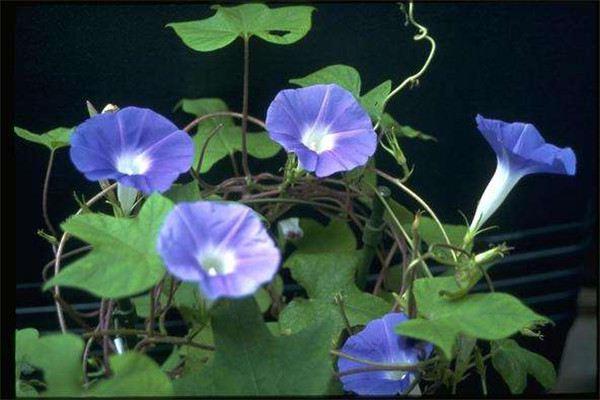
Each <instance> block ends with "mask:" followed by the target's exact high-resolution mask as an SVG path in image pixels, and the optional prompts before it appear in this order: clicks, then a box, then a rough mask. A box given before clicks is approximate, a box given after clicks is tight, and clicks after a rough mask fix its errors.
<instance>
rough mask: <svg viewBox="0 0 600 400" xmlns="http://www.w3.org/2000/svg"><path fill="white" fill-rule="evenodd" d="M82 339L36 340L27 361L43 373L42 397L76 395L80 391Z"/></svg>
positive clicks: (62, 337) (44, 338) (56, 336)
mask: <svg viewBox="0 0 600 400" xmlns="http://www.w3.org/2000/svg"><path fill="white" fill-rule="evenodd" d="M83 346H84V344H83V340H82V339H81V338H80V337H79V336H76V335H73V334H70V333H68V334H63V335H48V336H43V337H41V338H39V339H38V340H37V342H36V343H35V345H34V347H35V348H34V349H33V351H34V352H35V355H36V356H35V359H31V362H32V364H33V365H34V366H36V367H37V368H40V369H42V370H44V380H45V381H46V385H47V390H46V391H44V392H42V393H41V395H42V396H44V397H56V396H59V397H66V396H80V395H81V393H82V391H83V386H82V385H83V371H82V369H81V356H82V353H83Z"/></svg>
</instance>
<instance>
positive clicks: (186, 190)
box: [164, 181, 200, 204]
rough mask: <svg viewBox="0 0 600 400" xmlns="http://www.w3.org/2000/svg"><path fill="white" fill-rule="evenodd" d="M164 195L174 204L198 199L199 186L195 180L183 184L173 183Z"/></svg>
mask: <svg viewBox="0 0 600 400" xmlns="http://www.w3.org/2000/svg"><path fill="white" fill-rule="evenodd" d="M164 196H165V197H166V198H167V199H169V200H171V201H172V202H173V203H175V204H177V203H182V202H194V201H198V200H200V188H199V187H198V182H196V181H192V182H189V183H184V184H180V183H175V184H173V186H171V188H170V189H169V190H167V191H166V192H165V193H164Z"/></svg>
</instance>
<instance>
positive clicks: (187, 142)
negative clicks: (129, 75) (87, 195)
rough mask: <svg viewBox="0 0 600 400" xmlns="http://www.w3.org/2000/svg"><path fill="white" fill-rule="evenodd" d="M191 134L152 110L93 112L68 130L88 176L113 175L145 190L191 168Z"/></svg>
mask: <svg viewBox="0 0 600 400" xmlns="http://www.w3.org/2000/svg"><path fill="white" fill-rule="evenodd" d="M193 153H194V146H193V142H192V140H191V138H190V137H189V135H188V134H187V133H185V132H184V131H181V130H179V129H178V128H177V127H176V126H175V125H174V124H173V123H172V122H170V121H169V120H167V119H166V118H164V117H163V116H161V115H159V114H157V113H155V112H154V111H152V110H149V109H145V108H138V107H126V108H123V109H121V110H119V111H117V112H115V113H105V114H99V115H96V116H94V117H92V118H90V119H88V120H87V121H85V122H84V123H82V124H81V125H79V126H78V127H77V128H76V129H75V132H74V133H73V135H72V136H71V150H70V154H71V160H72V161H73V164H75V166H76V167H77V169H78V170H80V171H81V172H83V173H84V175H85V176H86V178H87V179H89V180H102V179H116V180H118V181H119V183H121V184H123V185H125V186H129V187H134V188H136V189H137V190H140V191H142V192H144V193H146V194H149V193H151V192H154V191H159V192H164V191H166V190H167V189H169V187H170V186H171V185H172V183H173V182H174V181H175V180H176V179H177V177H178V176H179V174H181V173H183V172H185V171H187V170H189V168H190V166H191V164H192V160H193V155H194V154H193Z"/></svg>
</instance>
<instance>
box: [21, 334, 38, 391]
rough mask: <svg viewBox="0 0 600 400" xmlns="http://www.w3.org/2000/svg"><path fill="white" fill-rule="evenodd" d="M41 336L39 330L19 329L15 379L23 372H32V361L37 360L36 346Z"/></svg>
mask: <svg viewBox="0 0 600 400" xmlns="http://www.w3.org/2000/svg"><path fill="white" fill-rule="evenodd" d="M39 336H40V334H39V332H38V331H37V329H33V328H26V329H17V331H16V333H15V377H16V378H17V379H18V378H19V376H20V375H21V372H24V373H28V372H31V367H30V366H31V365H33V363H32V360H33V359H35V357H36V354H35V350H36V349H35V346H36V344H37V341H38V338H39Z"/></svg>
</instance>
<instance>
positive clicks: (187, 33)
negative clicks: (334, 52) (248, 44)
mask: <svg viewBox="0 0 600 400" xmlns="http://www.w3.org/2000/svg"><path fill="white" fill-rule="evenodd" d="M213 8H214V9H216V10H217V12H216V14H215V15H213V16H212V17H209V18H206V19H202V20H197V21H188V22H175V23H170V24H167V27H171V28H173V30H175V33H176V34H177V35H178V36H179V37H180V38H181V40H182V41H183V42H184V43H185V44H186V45H187V46H188V47H190V48H191V49H193V50H196V51H213V50H217V49H220V48H222V47H225V46H227V45H228V44H230V43H231V42H233V41H234V40H235V39H236V38H237V37H242V38H250V37H252V36H258V37H259V38H261V39H263V40H266V41H267V42H270V43H275V44H291V43H294V42H297V41H298V40H300V39H302V38H303V37H304V36H305V35H306V34H307V33H308V31H309V30H310V28H311V15H312V12H313V11H314V8H313V7H309V6H291V7H278V8H274V9H271V8H269V7H267V6H266V5H264V4H242V5H239V6H233V7H221V6H214V7H213Z"/></svg>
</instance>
